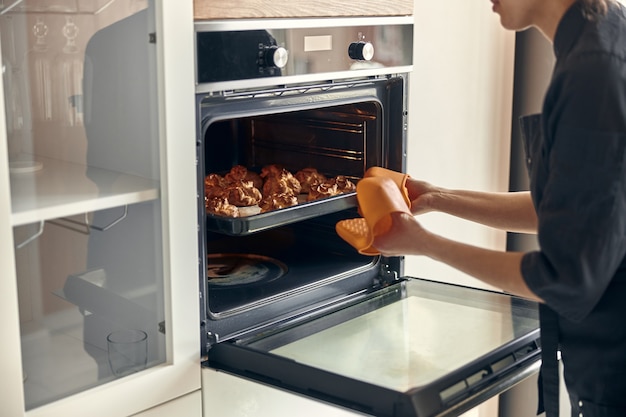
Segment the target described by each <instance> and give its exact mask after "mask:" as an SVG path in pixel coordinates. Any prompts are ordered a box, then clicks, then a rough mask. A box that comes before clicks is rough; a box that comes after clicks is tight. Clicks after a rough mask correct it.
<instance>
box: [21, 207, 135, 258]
mask: <svg viewBox="0 0 626 417" xmlns="http://www.w3.org/2000/svg"><path fill="white" fill-rule="evenodd" d="M127 216H128V204H126V205H125V206H124V212H123V213H122V214H121V215H120V216H119V217H117V218H116V219H115V220H113V221H111V222H110V223H109V224H107V225H106V226H96V225H94V224H90V223H89V213H85V221H84V222H79V221H76V220H73V219H70V218H68V217H61V218H59V219H58V220H48V223H50V224H53V225H55V226H59V227H63V228H65V229H69V230H71V231H74V232H78V233H82V234H85V235H88V234H89V233H90V232H91V230H92V229H93V230H97V231H99V232H105V231H107V230H109V229H110V228H112V227H113V226H115V225H116V224H118V223H119V222H121V221H122V220H124V219H125V218H126V217H127ZM79 227H80V228H79ZM81 228H82V229H81ZM43 229H44V220H41V221H40V222H39V228H38V229H37V232H35V234H34V235H32V236H31V237H29V238H28V239H26V240H24V241H23V242H21V243H19V244H17V245H16V247H17V249H22V248H23V247H24V246H26V245H28V244H29V243H30V242H32V241H33V240H35V239H37V238H38V237H39V236H41V235H42V234H43Z"/></svg>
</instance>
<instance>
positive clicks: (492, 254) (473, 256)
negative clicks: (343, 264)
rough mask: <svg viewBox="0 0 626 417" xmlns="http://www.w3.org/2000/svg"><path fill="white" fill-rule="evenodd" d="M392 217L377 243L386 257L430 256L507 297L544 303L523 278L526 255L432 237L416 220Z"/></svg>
mask: <svg viewBox="0 0 626 417" xmlns="http://www.w3.org/2000/svg"><path fill="white" fill-rule="evenodd" d="M393 216H394V218H393V225H392V227H391V229H390V230H389V232H387V233H385V234H384V235H382V236H379V237H377V238H376V240H375V241H374V246H375V247H376V248H377V249H378V250H379V251H380V252H381V253H382V254H383V255H385V256H398V255H423V256H428V257H430V258H432V259H434V260H437V261H440V262H443V263H445V264H448V265H450V266H452V267H453V268H456V269H458V270H460V271H462V272H464V273H466V274H469V275H471V276H473V277H476V278H478V279H480V280H481V281H483V282H485V283H487V284H489V285H492V286H494V287H497V288H500V289H502V290H504V291H506V292H508V293H511V294H516V295H518V296H521V297H525V298H529V299H532V300H536V301H541V299H540V298H539V297H537V296H536V295H535V294H534V293H533V292H532V291H531V290H530V289H529V288H528V286H527V285H526V282H525V281H524V278H523V277H522V274H521V268H520V263H521V260H522V257H523V256H524V254H523V253H520V252H499V251H494V250H489V249H483V248H478V247H475V246H471V245H467V244H464V243H460V242H456V241H453V240H450V239H446V238H444V237H441V236H438V235H436V234H433V233H430V232H429V231H427V230H426V229H424V228H422V226H421V225H420V224H419V222H418V221H417V220H416V219H415V218H414V217H413V216H410V215H408V214H405V213H394V214H393Z"/></svg>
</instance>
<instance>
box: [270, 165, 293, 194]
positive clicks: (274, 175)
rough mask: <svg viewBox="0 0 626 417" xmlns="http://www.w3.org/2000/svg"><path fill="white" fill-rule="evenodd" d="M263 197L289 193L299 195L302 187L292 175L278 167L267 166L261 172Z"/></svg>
mask: <svg viewBox="0 0 626 417" xmlns="http://www.w3.org/2000/svg"><path fill="white" fill-rule="evenodd" d="M261 178H263V196H264V197H267V196H269V195H278V194H285V193H291V194H294V195H298V194H300V191H301V190H302V186H301V185H300V181H298V180H297V179H296V177H294V176H293V174H292V173H291V172H289V171H287V170H286V169H284V168H281V167H280V166H279V165H268V166H266V167H263V169H262V170H261Z"/></svg>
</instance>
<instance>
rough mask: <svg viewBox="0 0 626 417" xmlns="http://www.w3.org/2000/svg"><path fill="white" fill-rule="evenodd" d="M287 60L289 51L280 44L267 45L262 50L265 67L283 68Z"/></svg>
mask: <svg viewBox="0 0 626 417" xmlns="http://www.w3.org/2000/svg"><path fill="white" fill-rule="evenodd" d="M288 60H289V52H288V51H287V50H286V49H285V48H283V47H282V46H276V45H273V46H268V47H266V48H265V49H264V51H263V63H264V64H265V66H267V67H270V68H271V67H276V68H284V67H285V65H287V61H288Z"/></svg>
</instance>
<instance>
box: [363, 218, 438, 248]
mask: <svg viewBox="0 0 626 417" xmlns="http://www.w3.org/2000/svg"><path fill="white" fill-rule="evenodd" d="M391 217H392V225H391V228H390V229H389V231H387V232H386V233H385V234H383V235H381V236H378V237H376V239H374V247H375V248H376V249H378V250H379V251H380V253H381V254H382V255H385V256H402V255H423V245H424V244H426V239H427V235H428V232H427V231H426V230H425V229H424V228H422V226H421V225H420V224H419V222H418V221H417V220H416V219H415V217H413V216H410V215H409V214H406V213H392V214H391Z"/></svg>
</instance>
